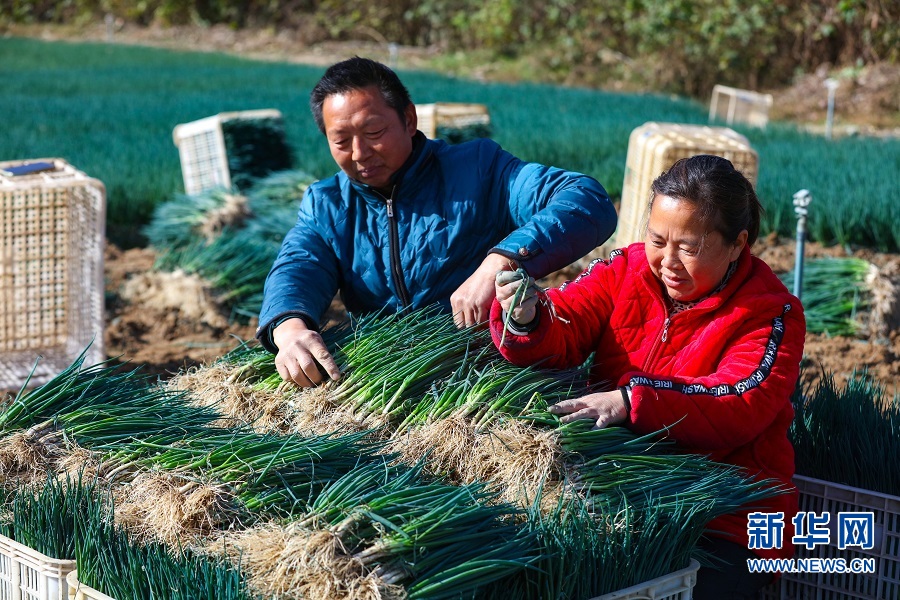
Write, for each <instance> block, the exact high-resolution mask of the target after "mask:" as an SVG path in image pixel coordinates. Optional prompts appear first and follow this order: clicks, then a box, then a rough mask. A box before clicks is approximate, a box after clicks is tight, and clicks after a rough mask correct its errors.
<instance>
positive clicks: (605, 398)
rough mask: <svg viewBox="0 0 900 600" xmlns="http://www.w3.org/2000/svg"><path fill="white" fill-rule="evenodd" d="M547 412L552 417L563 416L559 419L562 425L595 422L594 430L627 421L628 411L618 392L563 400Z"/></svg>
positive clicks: (599, 393) (620, 393)
mask: <svg viewBox="0 0 900 600" xmlns="http://www.w3.org/2000/svg"><path fill="white" fill-rule="evenodd" d="M548 410H549V411H550V412H551V413H552V414H554V415H564V416H562V417H561V418H560V421H562V422H563V423H569V422H571V421H575V420H576V419H590V420H592V421H595V422H596V423H595V425H594V429H603V428H604V427H609V426H610V425H618V424H619V423H624V422H625V421H626V420H627V419H628V409H626V408H625V402H624V401H623V400H622V392H621V391H620V390H613V391H611V392H598V393H596V394H588V395H587V396H582V397H581V398H573V399H572V400H563V401H562V402H558V403H556V404H553V405H552V406H550V408H548Z"/></svg>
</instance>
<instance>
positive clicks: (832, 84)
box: [825, 77, 840, 140]
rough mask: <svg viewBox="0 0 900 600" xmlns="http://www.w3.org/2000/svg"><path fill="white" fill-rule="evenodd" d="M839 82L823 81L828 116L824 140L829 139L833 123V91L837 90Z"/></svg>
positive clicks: (830, 79)
mask: <svg viewBox="0 0 900 600" xmlns="http://www.w3.org/2000/svg"><path fill="white" fill-rule="evenodd" d="M839 85H840V82H838V80H837V79H832V78H831V77H829V78H828V79H826V80H825V87H826V88H828V116H826V117H825V139H828V140H830V139H831V127H832V124H833V123H834V91H835V90H836V89H838V86H839Z"/></svg>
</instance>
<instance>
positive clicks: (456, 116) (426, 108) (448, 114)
mask: <svg viewBox="0 0 900 600" xmlns="http://www.w3.org/2000/svg"><path fill="white" fill-rule="evenodd" d="M416 117H417V119H418V122H419V124H418V129H419V131H421V132H422V133H424V134H425V137H427V138H429V139H434V138H436V137H437V136H438V128H439V127H448V128H453V129H463V128H465V127H471V126H477V125H484V126H490V124H491V115H490V113H489V112H488V108H487V106H485V105H484V104H466V103H460V102H437V103H435V104H416Z"/></svg>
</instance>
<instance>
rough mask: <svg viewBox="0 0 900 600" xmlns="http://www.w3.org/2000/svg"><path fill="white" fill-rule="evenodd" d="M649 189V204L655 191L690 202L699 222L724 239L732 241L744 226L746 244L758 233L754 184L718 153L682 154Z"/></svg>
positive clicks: (757, 200)
mask: <svg viewBox="0 0 900 600" xmlns="http://www.w3.org/2000/svg"><path fill="white" fill-rule="evenodd" d="M650 190H651V196H650V206H651V207H652V206H653V199H654V198H655V197H656V196H657V195H661V196H669V197H671V198H678V199H680V200H686V201H688V202H691V203H692V204H694V205H695V206H696V208H697V211H698V216H699V219H700V221H701V223H705V224H706V225H707V227H708V228H709V230H711V231H718V232H719V233H720V234H722V237H723V238H725V241H726V242H727V243H731V242H734V241H735V240H736V239H737V236H738V235H739V234H740V232H741V231H742V230H744V229H746V230H747V234H748V235H747V245H748V246H752V245H753V242H755V241H756V238H757V237H758V236H759V220H760V215H761V214H762V210H763V209H762V206H761V205H760V203H759V198H757V196H756V192H755V191H754V190H753V184H751V183H750V181H748V180H747V178H746V177H744V174H743V173H741V172H740V171H738V170H737V169H735V168H734V165H733V164H731V161H730V160H727V159H725V158H722V157H721V156H712V155H709V154H700V155H697V156H692V157H690V158H682V159H681V160H679V161H678V162H676V163H675V164H674V165H672V166H671V167H670V168H669V169H668V170H667V171H664V172H663V173H662V174H661V175H660V176H659V177H657V178H656V179H655V180H654V181H653V184H652V185H651V186H650Z"/></svg>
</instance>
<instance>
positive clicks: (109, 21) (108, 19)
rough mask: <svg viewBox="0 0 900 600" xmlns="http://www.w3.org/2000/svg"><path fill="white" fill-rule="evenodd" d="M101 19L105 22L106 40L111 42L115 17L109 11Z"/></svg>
mask: <svg viewBox="0 0 900 600" xmlns="http://www.w3.org/2000/svg"><path fill="white" fill-rule="evenodd" d="M103 21H104V22H105V23H106V41H107V42H112V41H113V32H114V31H115V29H114V27H115V24H116V18H115V17H114V16H113V15H112V14H111V13H106V16H105V17H103Z"/></svg>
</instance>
